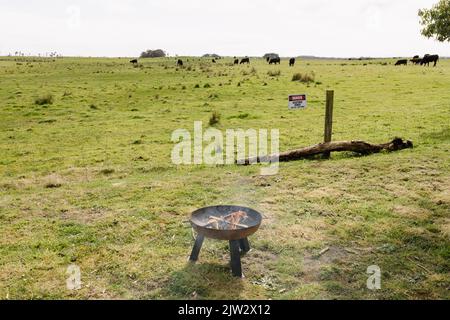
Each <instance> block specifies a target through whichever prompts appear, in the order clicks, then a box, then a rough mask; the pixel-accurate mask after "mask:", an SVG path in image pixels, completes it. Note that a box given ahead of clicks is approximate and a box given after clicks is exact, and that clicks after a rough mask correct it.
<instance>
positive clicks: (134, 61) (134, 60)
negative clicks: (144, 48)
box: [130, 59, 138, 64]
mask: <svg viewBox="0 0 450 320" xmlns="http://www.w3.org/2000/svg"><path fill="white" fill-rule="evenodd" d="M130 63H132V64H136V63H138V60H137V59H133V60H131V61H130Z"/></svg>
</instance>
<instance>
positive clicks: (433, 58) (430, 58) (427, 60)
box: [420, 54, 439, 67]
mask: <svg viewBox="0 0 450 320" xmlns="http://www.w3.org/2000/svg"><path fill="white" fill-rule="evenodd" d="M438 61H439V56H438V55H437V54H426V55H425V56H424V57H423V59H422V61H420V65H421V66H424V65H427V66H430V62H434V65H433V67H436V65H437V63H438Z"/></svg>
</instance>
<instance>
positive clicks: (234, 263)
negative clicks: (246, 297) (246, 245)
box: [230, 240, 242, 278]
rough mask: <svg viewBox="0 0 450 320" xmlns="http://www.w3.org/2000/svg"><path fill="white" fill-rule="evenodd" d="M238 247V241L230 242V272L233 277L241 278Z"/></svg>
mask: <svg viewBox="0 0 450 320" xmlns="http://www.w3.org/2000/svg"><path fill="white" fill-rule="evenodd" d="M239 247H240V242H239V240H232V241H230V253H231V271H232V272H233V276H235V277H240V278H242V268H241V254H240V252H239Z"/></svg>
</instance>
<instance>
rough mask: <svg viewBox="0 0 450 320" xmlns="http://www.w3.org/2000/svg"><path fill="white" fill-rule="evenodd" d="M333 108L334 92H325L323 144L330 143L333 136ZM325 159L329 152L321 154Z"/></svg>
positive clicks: (327, 157) (328, 156)
mask: <svg viewBox="0 0 450 320" xmlns="http://www.w3.org/2000/svg"><path fill="white" fill-rule="evenodd" d="M333 106H334V91H333V90H327V102H326V111H325V134H324V142H325V143H327V142H331V138H332V136H333ZM323 156H324V158H325V159H329V158H330V152H326V153H324V154H323Z"/></svg>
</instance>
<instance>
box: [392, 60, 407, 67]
mask: <svg viewBox="0 0 450 320" xmlns="http://www.w3.org/2000/svg"><path fill="white" fill-rule="evenodd" d="M395 65H396V66H401V65H405V66H406V65H408V60H407V59H402V60H398V61H397V62H396V63H395Z"/></svg>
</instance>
